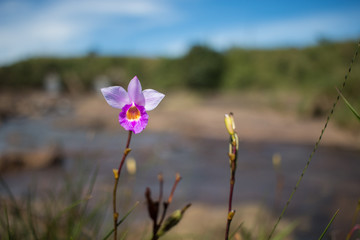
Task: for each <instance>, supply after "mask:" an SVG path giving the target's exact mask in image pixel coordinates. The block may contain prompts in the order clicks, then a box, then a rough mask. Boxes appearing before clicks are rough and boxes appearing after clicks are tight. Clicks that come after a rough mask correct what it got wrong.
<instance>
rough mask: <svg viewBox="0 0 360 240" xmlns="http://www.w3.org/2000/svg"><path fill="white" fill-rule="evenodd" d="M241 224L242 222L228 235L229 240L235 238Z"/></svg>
mask: <svg viewBox="0 0 360 240" xmlns="http://www.w3.org/2000/svg"><path fill="white" fill-rule="evenodd" d="M243 224H244V222H242V223H240V225H239V226H238V227H237V228H236V229H235V230H234V231H233V232H232V233H231V234H230V236H229V239H232V238H233V237H234V236H235V234H236V233H237V232H238V231H239V230H240V228H241V227H242V225H243Z"/></svg>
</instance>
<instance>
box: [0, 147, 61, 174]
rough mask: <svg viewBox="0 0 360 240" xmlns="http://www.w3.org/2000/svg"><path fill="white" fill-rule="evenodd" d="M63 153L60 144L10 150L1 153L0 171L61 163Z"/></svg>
mask: <svg viewBox="0 0 360 240" xmlns="http://www.w3.org/2000/svg"><path fill="white" fill-rule="evenodd" d="M62 160H63V154H62V151H61V149H60V147H59V146H58V145H52V146H48V147H44V148H38V149H31V150H21V151H9V152H4V153H1V154H0V172H6V171H11V170H23V169H41V168H46V167H50V166H54V165H57V164H60V163H61V162H62Z"/></svg>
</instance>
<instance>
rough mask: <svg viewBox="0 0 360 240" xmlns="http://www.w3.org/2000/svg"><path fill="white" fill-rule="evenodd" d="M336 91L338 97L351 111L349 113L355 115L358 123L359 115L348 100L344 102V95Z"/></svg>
mask: <svg viewBox="0 0 360 240" xmlns="http://www.w3.org/2000/svg"><path fill="white" fill-rule="evenodd" d="M336 90H337V91H338V93H339V95H340V97H341V98H342V99H343V100H344V102H345V104H346V106H348V108H349V109H350V110H351V112H352V113H353V114H354V115H355V117H356V118H357V119H358V120H359V122H360V115H359V113H358V112H357V111H356V110H355V108H354V107H353V106H351V104H350V103H349V102H348V100H346V98H345V97H344V95H342V93H341V92H340V91H339V89H337V88H336Z"/></svg>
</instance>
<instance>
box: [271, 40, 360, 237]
mask: <svg viewBox="0 0 360 240" xmlns="http://www.w3.org/2000/svg"><path fill="white" fill-rule="evenodd" d="M359 48H360V42H359V43H358V45H357V48H356V50H355V53H354V56H353V58H352V59H351V63H350V66H349V69H348V72H347V73H346V74H345V79H344V81H343V83H342V86H341V89H340V92H341V91H342V90H343V89H344V88H345V85H346V80H347V79H348V77H349V76H350V73H351V68H352V66H353V63H354V61H355V59H356V57H357V55H358V52H359ZM339 99H340V94H338V96H337V97H336V100H335V101H334V103H333V105H332V108H331V110H330V113H329V114H328V116H327V118H326V121H325V125H324V127H323V128H322V130H321V133H320V136H319V138H318V140H317V141H316V143H315V146H314V148H313V150H312V152H311V153H310V156H309V158H308V160H307V162H306V165H305V167H304V169H303V171H302V173H301V175H300V177H299V179H298V181H297V182H296V184H295V187H294V189H293V191H292V192H291V194H290V197H289V199H288V200H287V202H286V204H285V206H284V208H283V210H282V211H281V213H280V216H279V218H278V220H277V221H276V223H275V225H274V227H273V228H272V230H271V232H270V234H269V237H268V239H267V240H270V239H271V238H272V236H273V234H274V232H275V230H276V228H277V226H278V225H279V222H280V221H281V219H282V217H283V216H284V214H285V212H286V210H287V208H288V206H289V205H290V202H291V200H292V198H293V196H294V194H295V192H296V190H297V189H298V187H299V185H300V183H301V181H302V179H303V177H304V174H305V172H306V170H307V169H308V167H309V165H310V163H311V160H312V158H313V156H314V154H315V152H316V151H317V149H318V147H319V144H320V142H321V139H322V137H323V134H324V132H325V130H326V128H327V126H328V124H329V121H330V118H331V117H332V115H333V114H334V110H335V107H336V105H337V103H338V102H339Z"/></svg>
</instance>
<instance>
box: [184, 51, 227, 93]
mask: <svg viewBox="0 0 360 240" xmlns="http://www.w3.org/2000/svg"><path fill="white" fill-rule="evenodd" d="M223 69H224V62H223V56H222V55H221V54H220V53H217V52H215V51H214V50H212V49H210V48H208V47H204V46H194V47H193V48H192V49H191V50H190V52H189V53H188V54H187V55H186V56H185V57H184V58H183V75H184V81H185V83H186V85H187V86H188V87H189V88H191V89H195V90H202V89H217V88H219V87H220V86H221V80H222V79H221V76H222V73H223Z"/></svg>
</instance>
